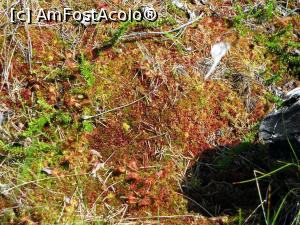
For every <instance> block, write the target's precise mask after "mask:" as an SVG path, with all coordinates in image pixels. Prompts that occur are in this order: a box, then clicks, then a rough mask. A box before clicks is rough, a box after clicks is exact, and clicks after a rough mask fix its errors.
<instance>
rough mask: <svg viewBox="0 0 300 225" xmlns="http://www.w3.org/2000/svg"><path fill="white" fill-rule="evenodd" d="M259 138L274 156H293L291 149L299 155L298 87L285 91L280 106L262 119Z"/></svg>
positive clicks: (299, 97)
mask: <svg viewBox="0 0 300 225" xmlns="http://www.w3.org/2000/svg"><path fill="white" fill-rule="evenodd" d="M259 139H260V140H261V141H262V142H263V143H265V144H270V150H271V151H272V152H273V153H275V155H276V156H279V157H282V156H287V155H289V156H294V153H293V151H292V150H294V152H295V153H296V154H297V155H298V156H300V88H296V89H294V90H292V91H290V92H289V93H287V94H286V97H285V101H284V103H283V105H282V107H281V108H279V109H277V110H275V111H273V112H271V113H270V114H268V115H267V116H266V117H265V118H264V119H263V120H262V123H261V125H260V128H259ZM285 158H286V157H285Z"/></svg>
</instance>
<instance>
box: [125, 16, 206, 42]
mask: <svg viewBox="0 0 300 225" xmlns="http://www.w3.org/2000/svg"><path fill="white" fill-rule="evenodd" d="M203 15H204V13H201V14H200V16H198V17H197V18H195V19H194V20H191V21H189V22H187V23H185V24H182V25H181V26H179V27H177V28H174V29H172V30H168V31H153V32H151V31H150V32H134V33H131V34H127V35H123V36H122V37H121V39H128V38H135V37H139V38H142V37H147V36H159V35H165V34H169V33H173V32H177V31H180V30H182V29H183V28H185V27H187V26H189V25H191V24H193V23H195V22H197V21H198V20H200V19H201V18H202V17H203Z"/></svg>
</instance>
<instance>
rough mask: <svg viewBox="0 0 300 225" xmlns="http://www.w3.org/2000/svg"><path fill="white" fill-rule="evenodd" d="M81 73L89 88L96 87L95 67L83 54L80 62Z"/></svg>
mask: <svg viewBox="0 0 300 225" xmlns="http://www.w3.org/2000/svg"><path fill="white" fill-rule="evenodd" d="M80 72H81V75H82V76H83V77H84V79H85V80H86V82H87V85H88V86H89V87H92V86H94V83H95V79H96V78H95V76H94V74H93V66H92V65H91V64H90V62H89V61H87V60H86V59H85V57H84V55H83V54H81V61H80Z"/></svg>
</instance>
